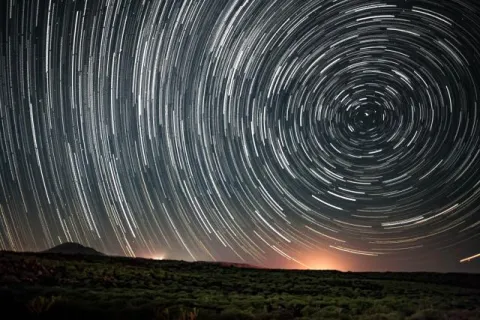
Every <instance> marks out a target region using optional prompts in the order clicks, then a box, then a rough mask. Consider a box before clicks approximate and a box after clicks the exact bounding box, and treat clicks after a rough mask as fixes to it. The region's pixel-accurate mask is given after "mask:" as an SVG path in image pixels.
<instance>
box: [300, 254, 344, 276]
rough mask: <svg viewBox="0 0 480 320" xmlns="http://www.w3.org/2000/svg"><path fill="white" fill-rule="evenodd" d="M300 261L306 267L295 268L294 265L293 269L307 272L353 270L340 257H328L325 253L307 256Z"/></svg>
mask: <svg viewBox="0 0 480 320" xmlns="http://www.w3.org/2000/svg"><path fill="white" fill-rule="evenodd" d="M298 260H299V261H301V262H302V263H303V264H304V265H305V266H302V265H299V264H295V266H293V265H292V267H294V268H296V269H305V270H338V271H348V270H350V269H351V268H350V266H347V265H346V263H345V261H342V259H341V258H340V257H339V256H331V255H327V254H325V253H324V252H322V253H315V254H311V255H307V256H305V257H301V258H299V259H298Z"/></svg>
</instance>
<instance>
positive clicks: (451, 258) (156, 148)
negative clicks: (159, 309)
mask: <svg viewBox="0 0 480 320" xmlns="http://www.w3.org/2000/svg"><path fill="white" fill-rule="evenodd" d="M0 2H1V4H0V249H5V250H15V251H37V250H44V249H46V248H48V247H51V246H54V245H58V244H60V243H63V242H67V241H73V242H79V243H82V244H84V245H87V246H92V247H94V248H96V249H97V250H100V251H103V252H105V253H107V254H113V255H125V256H138V257H147V258H165V259H182V260H189V261H193V260H216V261H235V262H243V263H250V264H254V265H261V266H266V267H281V268H299V269H305V268H315V269H339V270H352V271H357V270H408V271H412V270H436V271H468V272H472V271H473V272H480V259H478V258H473V259H471V261H470V262H468V261H465V262H462V263H461V262H460V260H461V259H464V258H468V257H472V256H475V255H477V254H478V253H479V252H480V237H479V232H480V212H479V209H480V114H479V111H480V109H479V108H480V106H479V104H480V3H479V2H478V1H477V0H470V1H466V0H448V1H447V0H446V1H437V0H435V1H433V0H428V1H427V0H423V1H403V0H402V1H394V0H380V1H367V0H344V1H340V0H338V1H333V0H311V1H300V0H281V1H274V0H265V1H263V0H250V1H246V0H245V1H227V0H225V1H223V0H222V1H220V0H198V1H197V0H191V1H179V0H158V1H157V0H155V1H148V0H144V1H140V0H125V1H120V0H118V1H116V0H110V1H107V0H89V1H86V0H84V1H74V0H63V1H61V0H32V1H30V0H24V1H22V0H16V1H15V0H2V1H0Z"/></svg>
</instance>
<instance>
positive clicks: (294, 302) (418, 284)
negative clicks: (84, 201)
mask: <svg viewBox="0 0 480 320" xmlns="http://www.w3.org/2000/svg"><path fill="white" fill-rule="evenodd" d="M0 307H1V308H2V309H1V313H0V318H2V319H7V318H8V319H10V318H11V317H12V316H10V317H8V316H7V317H4V316H6V315H9V314H10V315H12V314H13V317H14V318H21V319H28V318H44V319H165V320H180V319H182V320H195V319H199V320H200V319H213V320H214V319H225V320H229V319H285V320H289V319H377V320H381V319H392V320H393V319H410V320H420V319H459V320H460V319H462V320H463V319H472V320H474V319H480V275H475V274H440V273H342V272H337V271H292V270H290V271H287V270H265V269H253V268H252V269H248V268H237V267H234V266H224V265H220V264H213V263H202V262H197V263H189V262H182V261H169V260H163V261H156V260H148V259H130V258H119V257H108V256H82V255H62V254H54V253H42V254H35V253H12V252H0Z"/></svg>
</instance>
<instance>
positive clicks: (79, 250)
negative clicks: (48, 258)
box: [43, 242, 105, 256]
mask: <svg viewBox="0 0 480 320" xmlns="http://www.w3.org/2000/svg"><path fill="white" fill-rule="evenodd" d="M43 252H44V253H60V254H80V255H90V256H105V254H104V253H102V252H99V251H97V250H95V249H93V248H90V247H86V246H84V245H81V244H80V243H76V242H65V243H62V244H60V245H58V246H55V247H53V248H50V249H48V250H45V251H43Z"/></svg>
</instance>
